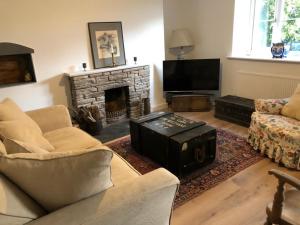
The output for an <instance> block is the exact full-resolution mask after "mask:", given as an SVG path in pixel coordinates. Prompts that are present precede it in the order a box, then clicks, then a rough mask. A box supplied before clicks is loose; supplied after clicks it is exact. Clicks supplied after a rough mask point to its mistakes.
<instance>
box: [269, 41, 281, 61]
mask: <svg viewBox="0 0 300 225" xmlns="http://www.w3.org/2000/svg"><path fill="white" fill-rule="evenodd" d="M271 52H272V55H273V58H282V57H283V55H284V43H282V42H280V43H273V45H272V47H271Z"/></svg>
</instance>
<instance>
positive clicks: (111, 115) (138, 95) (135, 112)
mask: <svg viewBox="0 0 300 225" xmlns="http://www.w3.org/2000/svg"><path fill="white" fill-rule="evenodd" d="M67 75H68V76H69V80H70V86H71V93H72V104H73V107H75V108H80V107H83V106H91V105H96V106H98V108H99V112H100V116H101V120H102V125H103V126H106V125H107V124H110V123H114V122H117V121H119V120H122V119H124V118H136V117H139V116H142V115H144V114H147V113H149V111H150V100H149V90H150V81H149V76H150V68H149V66H148V65H143V66H122V67H115V68H106V69H97V70H90V71H82V72H80V73H74V74H67Z"/></svg>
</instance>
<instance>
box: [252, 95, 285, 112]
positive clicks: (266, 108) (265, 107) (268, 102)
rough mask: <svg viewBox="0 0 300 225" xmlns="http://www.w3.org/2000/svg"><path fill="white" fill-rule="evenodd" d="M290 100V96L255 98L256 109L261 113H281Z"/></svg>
mask: <svg viewBox="0 0 300 225" xmlns="http://www.w3.org/2000/svg"><path fill="white" fill-rule="evenodd" d="M288 100H289V99H288V98H284V99H255V101H254V102H255V110H256V111H257V112H261V113H270V114H280V112H281V109H282V108H283V106H284V105H285V104H287V103H288Z"/></svg>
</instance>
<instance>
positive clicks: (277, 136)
mask: <svg viewBox="0 0 300 225" xmlns="http://www.w3.org/2000/svg"><path fill="white" fill-rule="evenodd" d="M248 134H249V136H248V142H249V143H250V144H251V146H253V147H254V149H256V150H260V151H261V153H262V154H265V155H267V156H268V157H269V158H272V159H274V160H275V162H277V163H279V162H280V163H283V164H284V165H285V166H286V167H288V168H295V169H296V168H297V169H300V149H299V146H300V121H297V120H295V119H292V118H288V117H285V116H282V115H270V114H264V113H259V112H254V113H253V114H252V117H251V125H250V128H249V130H248Z"/></svg>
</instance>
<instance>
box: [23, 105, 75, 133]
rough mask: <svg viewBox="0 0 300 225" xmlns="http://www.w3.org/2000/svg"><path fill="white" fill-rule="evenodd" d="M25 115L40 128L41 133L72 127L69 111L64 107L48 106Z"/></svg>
mask: <svg viewBox="0 0 300 225" xmlns="http://www.w3.org/2000/svg"><path fill="white" fill-rule="evenodd" d="M26 113H27V115H28V116H30V117H31V118H32V119H33V120H34V121H35V122H36V123H37V124H38V125H39V126H40V128H41V130H42V132H43V133H45V132H48V131H52V130H56V129H59V128H63V127H71V126H72V121H71V117H70V114H69V111H68V109H67V107H66V106H64V105H55V106H50V107H47V108H42V109H36V110H32V111H28V112H26Z"/></svg>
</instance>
